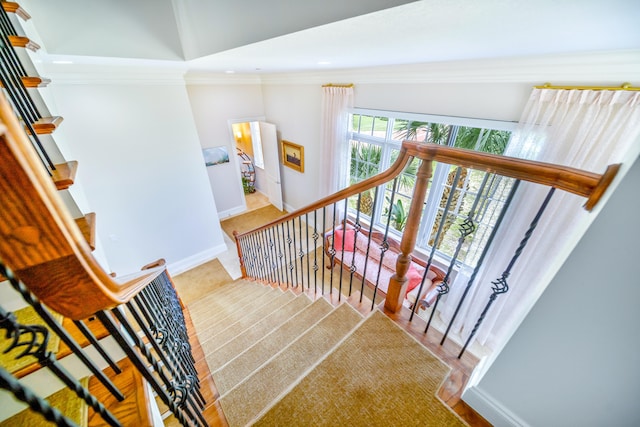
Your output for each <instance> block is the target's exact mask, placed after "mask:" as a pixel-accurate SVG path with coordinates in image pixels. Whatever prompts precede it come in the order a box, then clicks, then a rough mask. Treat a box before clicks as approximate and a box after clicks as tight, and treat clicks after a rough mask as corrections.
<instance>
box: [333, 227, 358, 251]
mask: <svg viewBox="0 0 640 427" xmlns="http://www.w3.org/2000/svg"><path fill="white" fill-rule="evenodd" d="M343 237H344V250H345V252H353V246H354V245H355V243H356V230H354V229H353V228H349V229H347V231H346V232H344V230H342V229H338V230H336V231H334V232H333V247H334V248H335V249H336V250H339V251H341V250H342V248H343V246H342V239H343Z"/></svg>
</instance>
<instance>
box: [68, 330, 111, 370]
mask: <svg viewBox="0 0 640 427" xmlns="http://www.w3.org/2000/svg"><path fill="white" fill-rule="evenodd" d="M73 324H74V325H76V328H78V330H79V331H80V332H81V333H82V335H84V336H85V338H86V339H87V340H89V342H90V343H91V345H93V348H95V349H96V351H97V352H98V353H99V354H100V356H102V358H103V359H104V360H105V362H107V363H108V364H109V366H110V367H111V369H113V371H114V372H115V373H116V374H119V373H120V372H122V371H121V370H120V367H119V366H118V364H117V363H116V362H114V361H113V359H111V356H109V354H108V353H107V351H106V350H105V349H104V347H102V345H101V344H100V341H98V339H97V338H96V337H95V335H93V332H91V330H90V329H89V328H87V325H85V324H84V322H83V321H82V320H74V321H73Z"/></svg>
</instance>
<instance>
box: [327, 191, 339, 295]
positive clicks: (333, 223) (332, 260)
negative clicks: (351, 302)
mask: <svg viewBox="0 0 640 427" xmlns="http://www.w3.org/2000/svg"><path fill="white" fill-rule="evenodd" d="M337 204H338V203H334V204H333V221H331V236H332V238H331V247H330V248H329V258H330V261H329V265H330V266H331V271H330V272H329V295H333V270H334V267H335V266H336V253H337V252H336V239H335V235H336V215H337V212H336V211H337Z"/></svg>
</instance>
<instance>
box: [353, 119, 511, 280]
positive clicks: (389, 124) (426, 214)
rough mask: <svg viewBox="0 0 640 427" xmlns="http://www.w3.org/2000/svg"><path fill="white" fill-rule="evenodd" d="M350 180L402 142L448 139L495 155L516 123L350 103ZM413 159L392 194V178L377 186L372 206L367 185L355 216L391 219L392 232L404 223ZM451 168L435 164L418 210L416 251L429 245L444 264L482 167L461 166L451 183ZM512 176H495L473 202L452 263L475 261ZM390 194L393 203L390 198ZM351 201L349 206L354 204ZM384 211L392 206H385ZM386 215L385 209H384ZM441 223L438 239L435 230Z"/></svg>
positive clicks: (393, 155) (389, 156) (394, 153)
mask: <svg viewBox="0 0 640 427" xmlns="http://www.w3.org/2000/svg"><path fill="white" fill-rule="evenodd" d="M351 126H352V127H351V130H350V133H349V135H350V136H349V143H350V148H351V150H350V156H351V159H350V171H349V177H350V183H351V184H354V183H357V182H360V181H362V180H364V179H366V178H369V177H371V176H373V175H375V174H377V173H379V172H382V171H383V170H385V169H387V168H388V167H389V166H390V165H391V164H392V163H393V162H394V161H395V160H396V159H397V157H398V155H399V153H400V145H401V143H402V141H403V140H413V141H418V142H423V143H432V144H441V145H449V146H453V147H458V148H466V149H472V150H478V151H483V152H488V153H494V154H502V153H503V152H504V150H505V148H506V146H507V143H508V141H509V138H510V136H511V130H512V129H513V128H514V127H515V124H514V123H510V122H493V121H488V120H474V119H461V118H457V117H443V116H428V115H417V114H408V113H394V112H381V111H377V110H363V109H354V110H353V112H352V114H351ZM418 166H419V161H418V160H417V159H414V160H413V161H412V162H411V163H410V164H409V165H408V166H407V168H406V169H405V170H404V171H403V173H402V174H401V175H400V178H399V180H398V185H397V188H396V192H395V194H392V193H393V183H392V182H389V183H387V184H385V185H383V186H381V188H380V190H379V193H380V194H383V195H384V196H383V197H378V199H377V203H378V205H377V206H375V210H374V206H373V203H374V200H373V190H371V191H369V192H368V193H365V194H363V195H362V196H361V201H360V209H361V214H364V215H365V216H366V217H369V218H370V217H371V215H372V214H373V213H374V212H375V217H374V218H372V219H371V220H372V221H373V223H374V225H376V226H378V227H381V228H382V227H385V226H386V222H387V219H388V218H390V219H389V220H390V222H391V224H390V231H391V232H392V233H394V234H396V235H397V236H398V237H400V236H401V235H402V232H403V230H404V226H405V224H406V220H407V215H408V212H409V206H410V202H411V195H412V191H413V186H414V184H415V177H416V173H417V170H418ZM455 173H456V168H454V167H451V166H449V165H445V164H437V165H435V168H434V173H433V176H432V178H431V180H430V185H429V190H428V193H427V201H426V203H425V208H424V209H423V213H422V221H421V226H420V230H419V234H418V242H417V249H418V250H422V251H424V252H429V251H430V250H431V248H432V247H433V246H434V245H435V247H436V256H437V257H439V258H440V259H441V260H442V261H443V262H445V263H446V262H448V261H450V259H451V257H452V255H453V251H454V250H455V247H456V245H457V242H458V238H459V233H458V225H459V224H460V223H461V222H462V220H464V219H465V218H466V217H467V215H468V214H469V211H470V210H471V206H472V204H473V200H474V199H475V197H476V194H477V192H478V188H479V186H480V183H481V182H482V180H483V178H484V175H485V173H484V172H479V171H473V170H467V169H463V170H462V171H461V173H460V179H459V180H458V184H457V185H456V187H455V188H452V187H453V178H454V176H455ZM511 184H512V181H511V180H508V179H503V178H499V177H492V178H491V179H490V180H488V187H487V186H485V188H486V189H487V190H486V192H485V197H483V203H481V204H479V205H478V209H477V211H478V212H476V215H475V216H476V218H477V219H478V220H479V225H478V229H477V230H476V232H475V233H474V236H473V238H471V239H468V241H467V242H466V244H465V245H464V246H463V248H462V250H461V252H460V254H459V256H458V261H459V264H465V265H468V266H470V267H473V266H475V264H476V262H477V260H478V257H479V255H480V253H481V251H482V248H483V247H484V244H485V242H486V239H487V237H488V235H489V234H490V232H491V229H492V228H493V224H495V220H496V219H497V217H498V215H499V213H500V210H501V208H502V205H503V204H504V200H505V198H506V195H507V194H508V191H509V189H510V188H511ZM451 191H453V192H454V194H453V196H452V203H451V207H450V210H449V213H448V214H447V215H446V217H445V218H443V211H444V206H445V204H446V200H447V198H448V197H449V194H450V192H451ZM392 199H393V205H391V203H390V202H391V200H392ZM355 205H356V201H351V203H350V207H351V208H353V209H355V207H356V206H355ZM389 211H391V212H389ZM389 213H390V215H389ZM443 221H444V224H443V226H442V230H443V231H442V232H441V235H440V238H439V239H438V241H437V242H436V241H435V234H436V231H437V230H438V228H439V227H440V223H441V222H443Z"/></svg>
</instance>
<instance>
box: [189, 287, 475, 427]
mask: <svg viewBox="0 0 640 427" xmlns="http://www.w3.org/2000/svg"><path fill="white" fill-rule="evenodd" d="M265 290H266V291H265ZM247 295H250V296H247ZM213 305H215V307H217V308H219V309H221V310H222V311H223V312H224V313H217V312H216V310H214V309H213V308H212V307H213ZM188 308H189V310H190V312H191V316H192V318H193V320H194V324H195V328H196V333H197V334H198V337H199V338H200V340H201V342H202V343H203V344H202V348H203V350H204V352H205V355H206V360H207V363H208V365H209V368H210V370H211V373H212V376H213V378H214V381H215V384H216V387H217V388H218V391H219V393H220V398H219V402H220V405H221V407H222V409H223V412H224V414H225V417H226V418H227V421H228V423H229V425H230V426H232V427H233V426H244V425H261V426H276V425H278V426H289V425H318V426H329V425H349V426H376V425H380V426H382V425H384V426H387V425H415V426H464V425H467V424H466V423H465V422H464V421H463V420H462V419H461V418H460V417H459V416H458V415H457V414H455V413H454V412H453V411H452V410H451V409H450V408H449V407H448V406H446V405H445V404H444V403H443V402H442V401H440V400H439V399H438V397H437V391H438V389H439V387H440V385H441V384H442V382H443V381H444V380H445V378H446V377H447V375H448V373H449V368H448V367H447V366H446V365H445V364H444V363H442V362H441V361H440V360H439V359H438V358H437V357H435V356H434V355H433V354H432V353H431V352H430V351H429V350H427V349H426V348H425V347H424V346H422V344H420V343H419V342H418V341H416V340H415V339H414V338H413V337H411V336H409V335H408V334H407V333H406V332H405V331H404V330H402V329H400V328H399V327H398V326H397V325H396V324H395V323H394V322H392V321H391V320H390V319H389V318H387V317H386V316H385V315H384V314H382V313H381V312H380V311H377V310H376V311H373V312H372V313H370V314H369V315H367V316H366V317H363V316H362V315H361V314H360V313H358V312H357V311H356V310H355V309H353V308H352V307H351V306H350V305H348V304H346V303H342V304H340V305H339V306H337V307H334V306H333V305H331V304H330V303H329V302H328V301H327V300H326V299H324V298H319V299H317V300H316V301H314V302H311V299H310V298H309V297H308V296H306V295H304V294H301V295H297V296H296V295H294V294H293V293H292V292H291V291H287V292H283V291H282V290H280V289H274V288H271V287H268V286H262V285H259V284H256V283H254V282H249V281H243V280H238V281H235V282H232V283H230V284H228V285H224V286H222V287H220V288H219V289H216V291H215V292H213V293H211V295H209V296H207V297H206V298H205V299H202V300H199V301H198V302H197V303H194V304H191V305H189V307H188ZM207 308H208V309H207ZM210 317H211V318H213V319H214V320H213V321H211V320H209V318H210ZM201 334H202V335H201Z"/></svg>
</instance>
